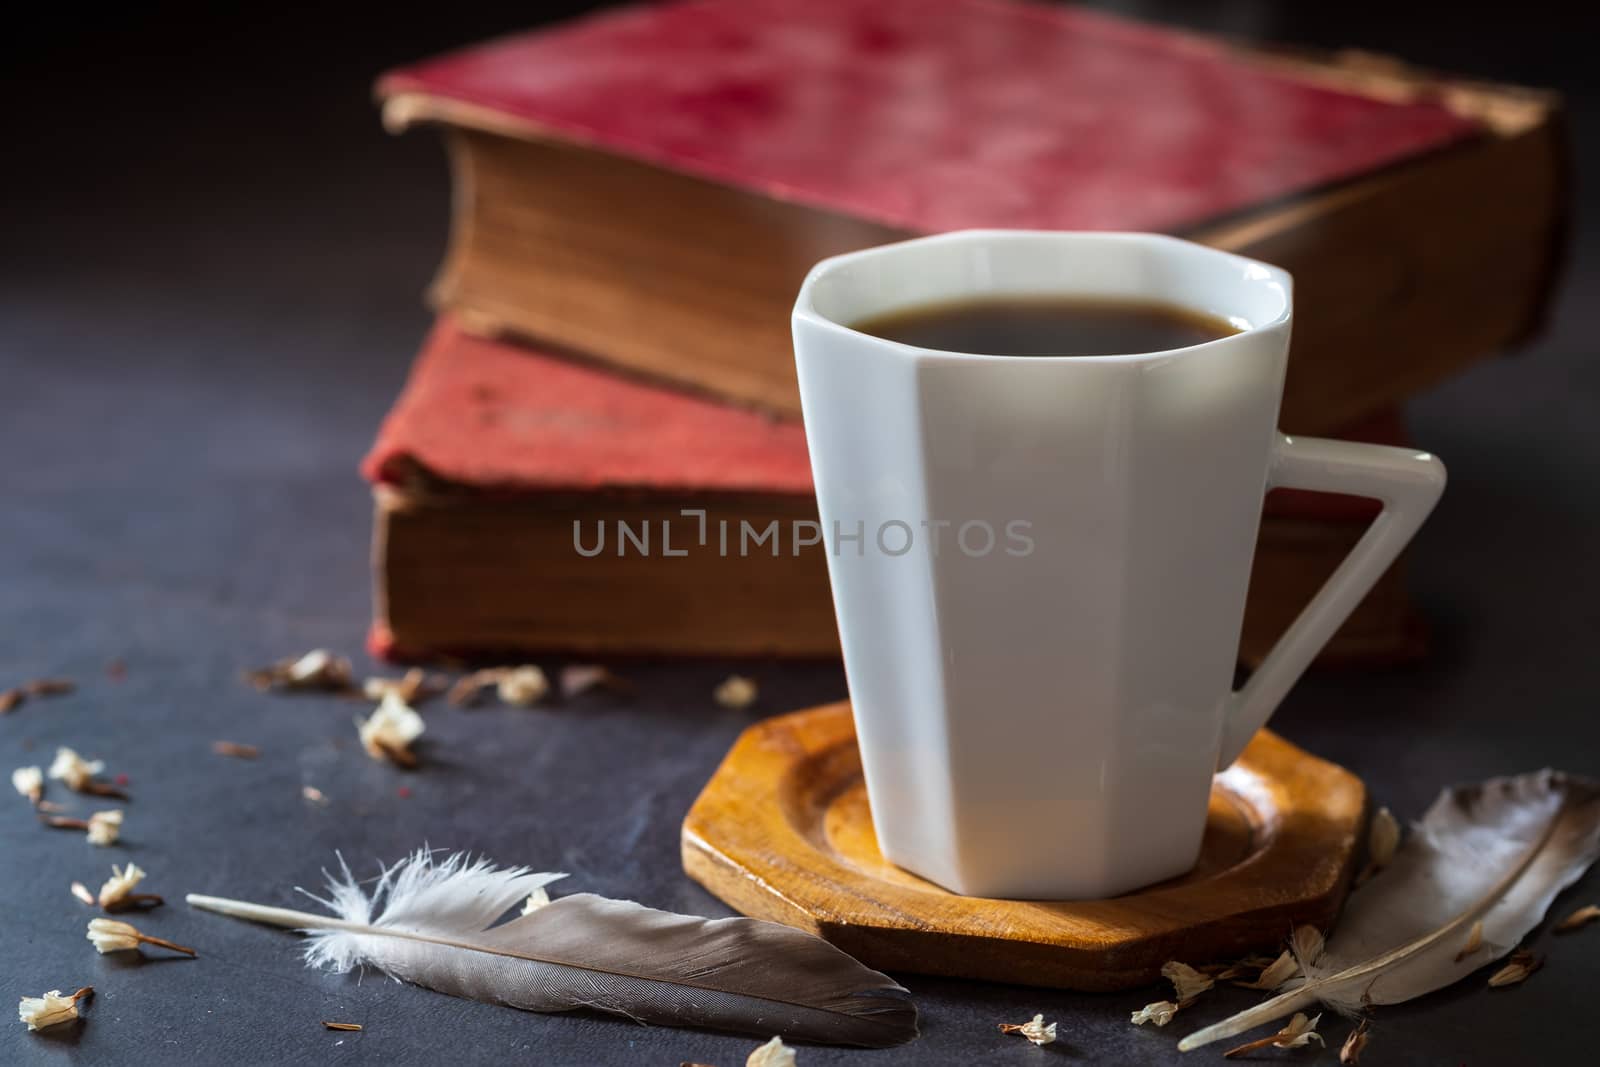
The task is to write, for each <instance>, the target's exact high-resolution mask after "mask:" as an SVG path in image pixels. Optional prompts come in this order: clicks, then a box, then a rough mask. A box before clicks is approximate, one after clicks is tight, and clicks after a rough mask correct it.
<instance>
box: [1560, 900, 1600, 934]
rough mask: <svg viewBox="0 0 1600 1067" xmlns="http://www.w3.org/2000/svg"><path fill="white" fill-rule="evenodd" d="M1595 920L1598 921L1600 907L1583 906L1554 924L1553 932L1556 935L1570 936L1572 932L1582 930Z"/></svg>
mask: <svg viewBox="0 0 1600 1067" xmlns="http://www.w3.org/2000/svg"><path fill="white" fill-rule="evenodd" d="M1596 919H1600V907H1595V906H1594V905H1593V904H1585V905H1584V906H1583V907H1581V908H1579V909H1578V910H1577V911H1575V912H1573V913H1572V914H1571V915H1568V916H1567V917H1566V918H1565V919H1562V920H1561V921H1560V922H1558V923H1556V925H1555V932H1556V933H1558V934H1570V933H1571V932H1572V931H1574V930H1581V929H1583V928H1584V927H1585V926H1588V925H1589V924H1590V923H1592V922H1594V921H1595V920H1596Z"/></svg>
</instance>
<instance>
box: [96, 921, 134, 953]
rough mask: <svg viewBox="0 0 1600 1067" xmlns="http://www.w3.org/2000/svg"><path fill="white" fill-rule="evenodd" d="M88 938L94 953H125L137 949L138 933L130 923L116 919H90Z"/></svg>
mask: <svg viewBox="0 0 1600 1067" xmlns="http://www.w3.org/2000/svg"><path fill="white" fill-rule="evenodd" d="M87 936H88V938H89V940H90V941H93V942H94V948H95V951H96V952H98V953H100V954H101V955H105V954H106V953H107V952H126V951H127V950H128V949H135V948H138V947H139V931H138V929H137V928H136V927H135V926H134V925H133V924H132V923H125V922H118V921H117V920H116V919H90V920H89V933H88V935H87Z"/></svg>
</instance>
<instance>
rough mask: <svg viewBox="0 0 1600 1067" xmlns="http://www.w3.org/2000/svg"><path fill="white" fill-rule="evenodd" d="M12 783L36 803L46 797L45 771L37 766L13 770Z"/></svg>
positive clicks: (18, 790)
mask: <svg viewBox="0 0 1600 1067" xmlns="http://www.w3.org/2000/svg"><path fill="white" fill-rule="evenodd" d="M11 784H12V785H13V786H15V787H16V790H17V792H19V793H21V794H22V795H23V796H25V797H27V798H28V800H30V801H31V802H33V803H34V804H37V803H39V801H41V800H43V799H44V772H43V771H41V770H40V769H39V768H37V767H18V768H17V769H16V770H14V771H12V772H11Z"/></svg>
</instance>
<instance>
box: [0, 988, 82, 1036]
mask: <svg viewBox="0 0 1600 1067" xmlns="http://www.w3.org/2000/svg"><path fill="white" fill-rule="evenodd" d="M93 992H94V989H93V988H92V987H90V986H84V987H83V988H82V989H80V990H78V991H77V992H76V993H73V994H72V995H71V996H62V995H61V990H59V989H52V990H50V992H48V993H46V994H45V995H44V996H42V997H23V998H22V1002H21V1003H20V1004H18V1005H17V1018H18V1020H20V1021H21V1022H25V1023H27V1024H28V1029H29V1030H43V1029H44V1028H45V1027H47V1026H60V1025H61V1024H62V1023H70V1022H71V1021H72V1020H74V1019H76V1018H77V1017H78V1001H80V1000H82V999H83V998H84V997H87V996H89V995H91V994H92V993H93Z"/></svg>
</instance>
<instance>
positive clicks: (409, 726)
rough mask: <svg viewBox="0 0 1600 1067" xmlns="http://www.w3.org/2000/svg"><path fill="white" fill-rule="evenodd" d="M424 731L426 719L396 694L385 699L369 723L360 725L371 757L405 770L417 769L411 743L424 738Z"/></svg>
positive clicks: (363, 744) (360, 733) (359, 727)
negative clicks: (424, 720) (423, 720)
mask: <svg viewBox="0 0 1600 1067" xmlns="http://www.w3.org/2000/svg"><path fill="white" fill-rule="evenodd" d="M422 731H423V725H422V716H421V715H418V714H417V712H416V709H415V708H413V707H411V706H410V705H409V704H407V703H406V702H405V701H403V700H401V699H400V698H399V697H397V696H395V695H394V694H392V693H391V694H390V695H388V696H386V697H384V698H383V702H382V703H380V704H379V705H378V708H377V710H376V711H374V712H373V713H372V715H371V716H369V717H368V718H367V719H366V721H364V722H360V723H357V732H358V733H359V735H360V737H361V745H362V747H363V748H365V749H366V750H367V755H369V756H371V757H372V758H373V759H376V760H382V759H388V760H393V761H394V762H395V763H398V764H400V765H401V766H402V767H415V766H416V765H417V758H416V756H414V755H413V754H412V752H411V743H412V742H413V741H415V740H416V739H417V738H419V737H421V736H422Z"/></svg>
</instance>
